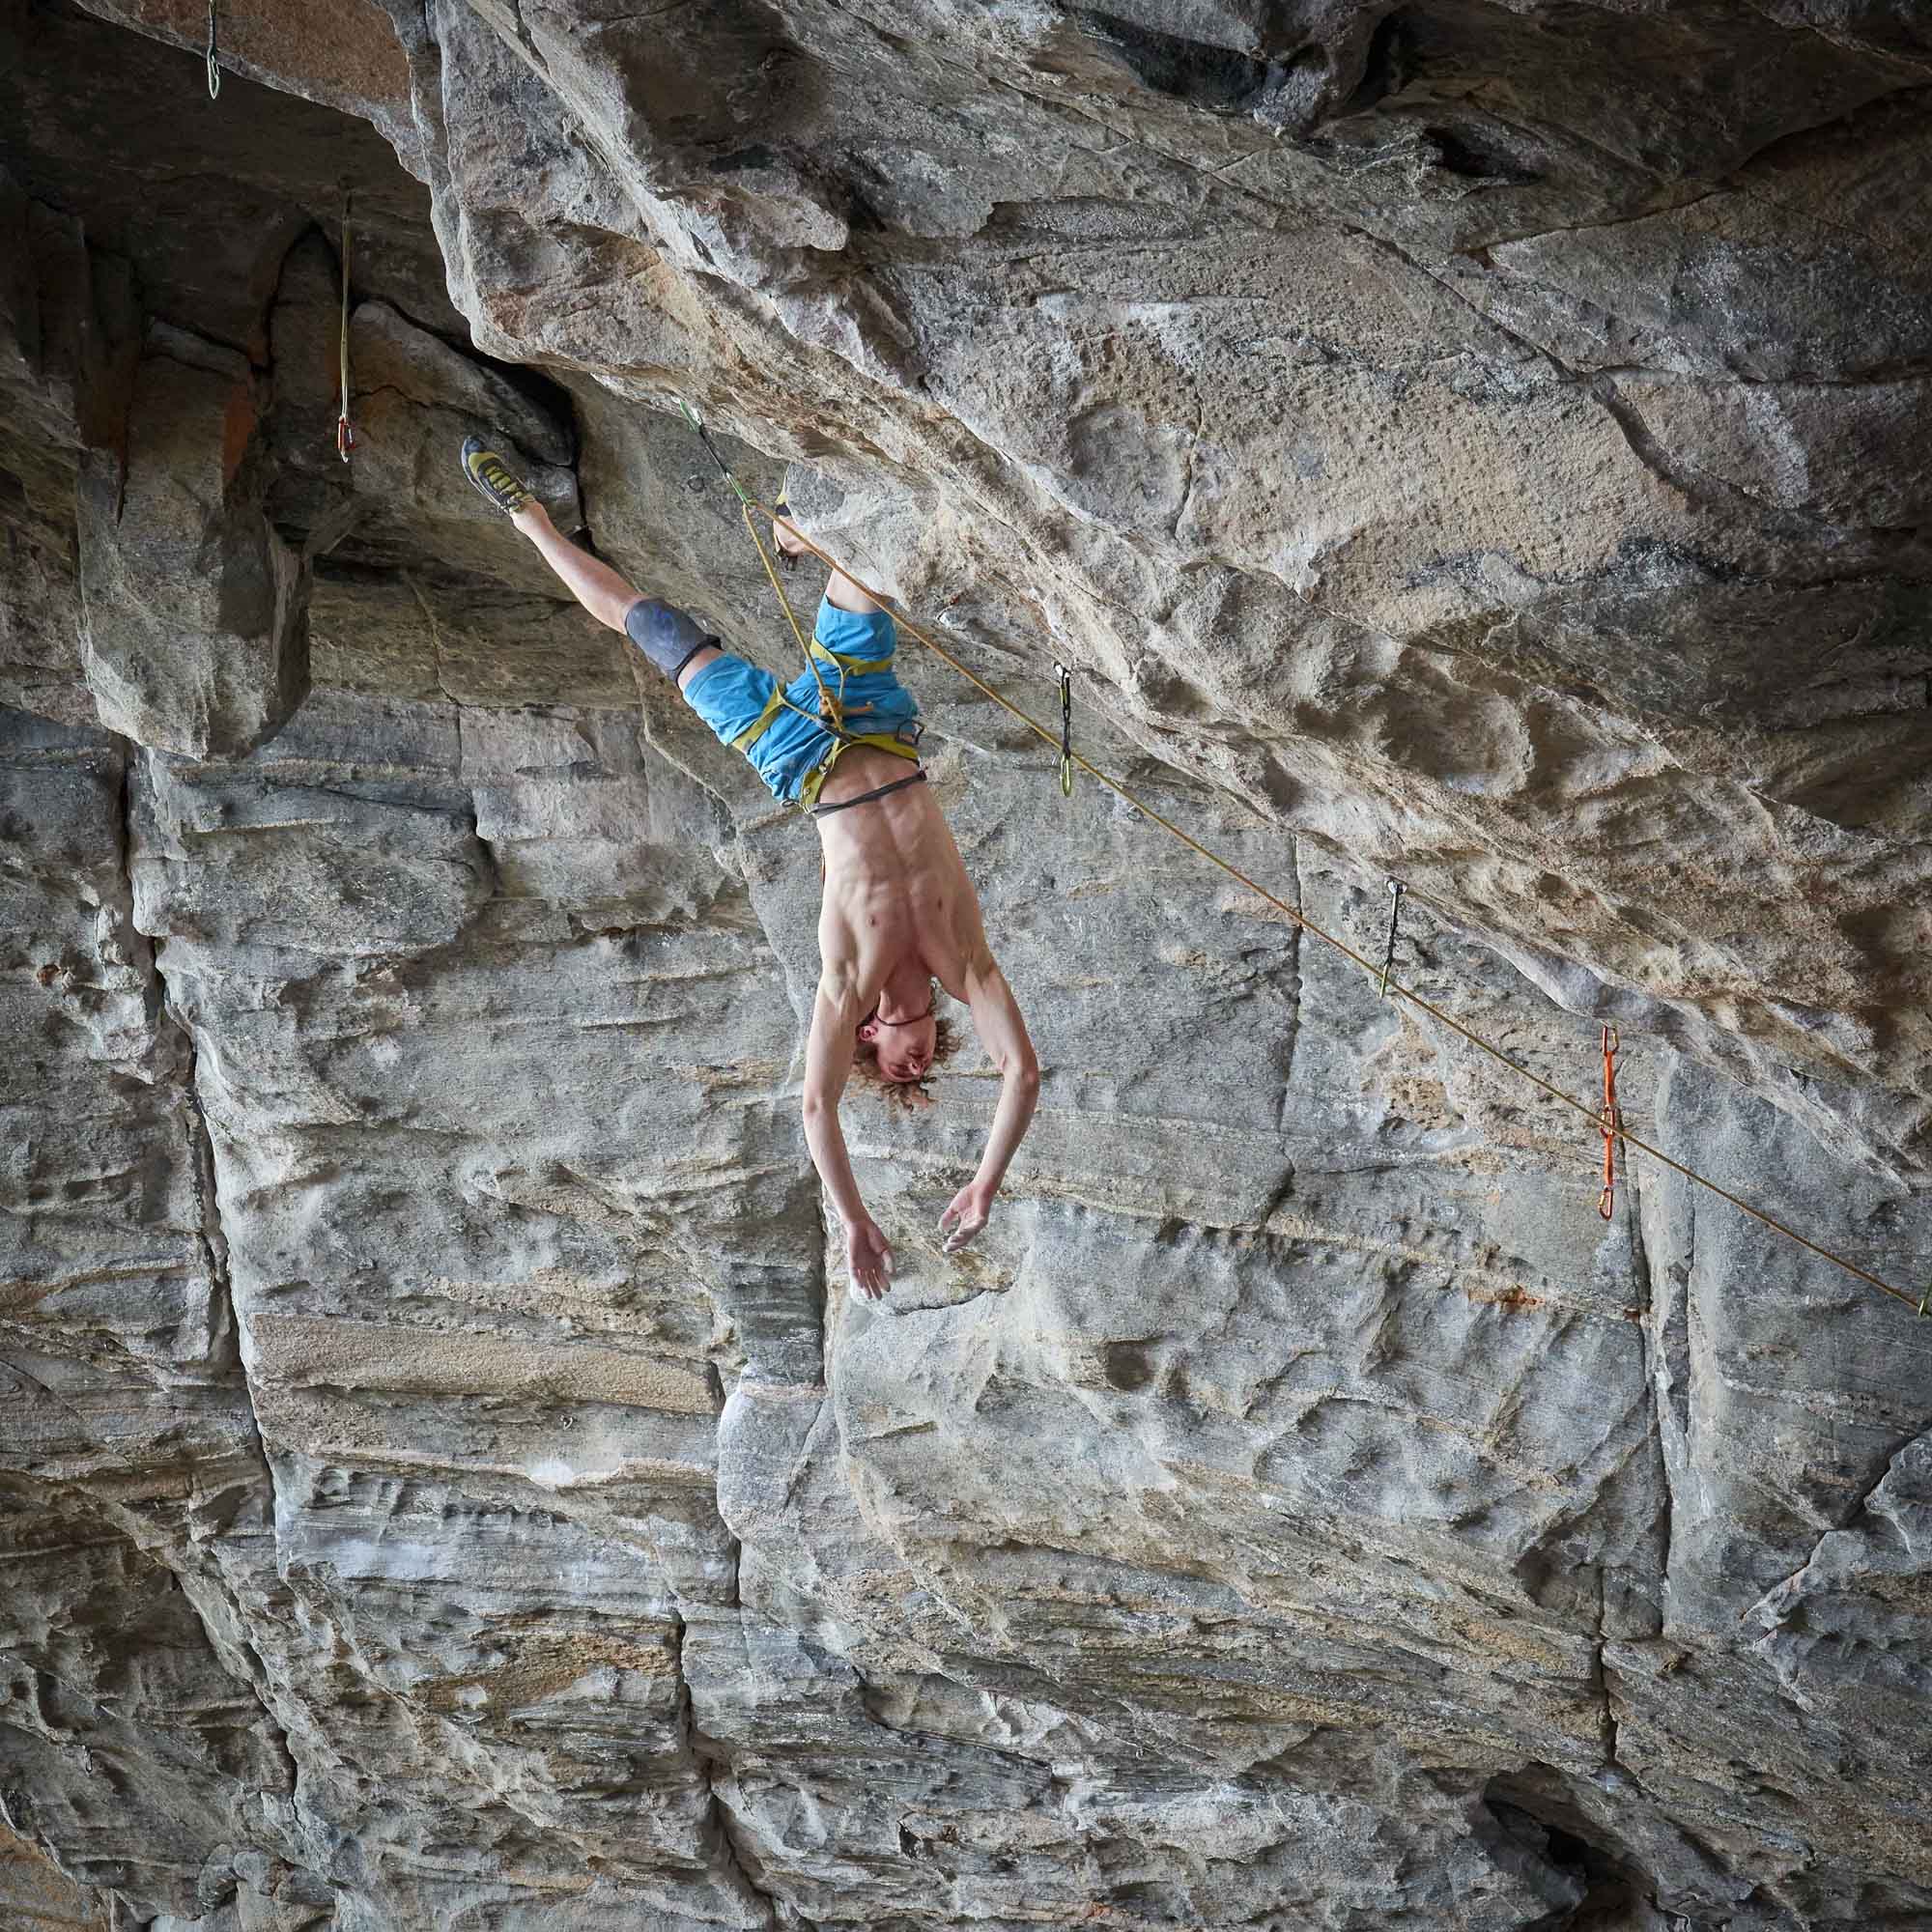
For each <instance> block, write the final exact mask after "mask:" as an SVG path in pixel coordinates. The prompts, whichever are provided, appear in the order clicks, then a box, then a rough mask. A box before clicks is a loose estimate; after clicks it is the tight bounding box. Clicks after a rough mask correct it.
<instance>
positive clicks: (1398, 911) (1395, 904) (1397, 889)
mask: <svg viewBox="0 0 1932 1932" xmlns="http://www.w3.org/2000/svg"><path fill="white" fill-rule="evenodd" d="M1388 888H1389V936H1388V944H1387V945H1386V946H1385V947H1383V948H1382V979H1381V995H1382V998H1383V999H1387V998H1388V996H1389V969H1390V968H1391V967H1393V966H1394V964H1395V934H1396V927H1397V926H1398V925H1400V924H1401V923H1402V895H1403V892H1404V890H1405V888H1404V886H1403V884H1402V881H1401V880H1400V879H1391V880H1390V881H1389V882H1388Z"/></svg>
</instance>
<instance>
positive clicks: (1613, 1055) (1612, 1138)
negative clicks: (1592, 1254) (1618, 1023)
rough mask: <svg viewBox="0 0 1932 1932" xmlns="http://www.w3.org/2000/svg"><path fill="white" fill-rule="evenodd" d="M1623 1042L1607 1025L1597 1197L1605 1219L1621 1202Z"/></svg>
mask: <svg viewBox="0 0 1932 1932" xmlns="http://www.w3.org/2000/svg"><path fill="white" fill-rule="evenodd" d="M1622 1051H1623V1042H1622V1041H1621V1040H1620V1039H1619V1038H1618V1037H1617V1030H1616V1028H1615V1027H1607V1026H1606V1027H1605V1029H1604V1111H1603V1115H1602V1128H1603V1135H1604V1191H1603V1192H1602V1193H1601V1194H1600V1195H1598V1197H1597V1212H1598V1213H1599V1214H1601V1215H1602V1216H1603V1217H1604V1219H1605V1221H1607V1220H1610V1219H1611V1218H1612V1217H1613V1216H1614V1215H1615V1213H1616V1205H1617V1133H1618V1126H1619V1122H1618V1120H1617V1055H1618V1054H1619V1053H1621V1052H1622Z"/></svg>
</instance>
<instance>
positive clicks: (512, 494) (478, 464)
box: [463, 436, 536, 517]
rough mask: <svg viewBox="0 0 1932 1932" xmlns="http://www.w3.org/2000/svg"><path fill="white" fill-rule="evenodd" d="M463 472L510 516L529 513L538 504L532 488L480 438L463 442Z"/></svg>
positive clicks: (473, 484) (476, 488)
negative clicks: (521, 512) (526, 511)
mask: <svg viewBox="0 0 1932 1932" xmlns="http://www.w3.org/2000/svg"><path fill="white" fill-rule="evenodd" d="M463 473H464V475H466V476H467V477H469V481H470V484H471V485H472V487H473V488H474V489H475V491H476V494H477V495H478V496H479V497H482V498H483V500H484V501H485V502H486V503H493V504H495V505H496V507H497V509H499V510H501V511H502V512H503V514H504V515H505V516H506V517H514V516H516V515H517V514H518V512H519V511H522V510H527V509H528V508H529V507H530V505H531V504H532V503H534V502H535V501H536V498H535V497H532V496H531V495H530V489H529V485H528V484H527V483H526V482H525V481H524V479H523V478H522V477H521V476H519V475H518V474H517V472H516V471H515V470H514V469H511V468H510V466H509V465H508V464H507V463H505V462H504V461H503V459H502V458H501V457H500V456H498V455H497V452H496V451H495V450H494V449H490V448H487V447H486V446H485V445H484V441H483V439H482V438H481V437H480V436H466V437H465V438H464V439H463Z"/></svg>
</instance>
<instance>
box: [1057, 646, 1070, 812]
mask: <svg viewBox="0 0 1932 1932" xmlns="http://www.w3.org/2000/svg"><path fill="white" fill-rule="evenodd" d="M1053 671H1054V675H1055V676H1056V677H1058V678H1059V680H1060V795H1061V797H1062V798H1071V797H1072V796H1073V672H1072V670H1071V668H1069V667H1068V666H1066V665H1064V664H1057V665H1055V666H1054V668H1053Z"/></svg>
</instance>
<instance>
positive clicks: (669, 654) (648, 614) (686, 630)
mask: <svg viewBox="0 0 1932 1932" xmlns="http://www.w3.org/2000/svg"><path fill="white" fill-rule="evenodd" d="M624 635H625V636H626V637H627V638H629V639H630V640H631V641H632V642H633V643H634V644H636V645H637V647H638V648H639V650H640V651H642V652H643V654H644V655H645V656H646V657H647V658H649V659H650V661H651V662H652V663H653V664H654V665H656V666H657V668H659V669H660V670H661V671H663V672H664V674H665V675H666V676H667V677H668V678H669V679H670V680H671V681H672V682H673V683H675V682H676V680H677V675H678V673H679V672H680V671H681V670H683V668H685V666H686V665H688V664H689V663H690V662H691V661H692V659H693V658H695V657H696V655H697V654H698V652H699V651H701V650H704V649H705V648H706V647H707V646H708V647H709V648H711V649H713V650H716V649H718V648H719V642H720V640H719V639H717V638H715V637H714V636H712V634H711V633H710V632H708V631H701V630H699V629H698V627H697V624H696V620H695V619H693V618H692V617H691V616H690V615H689V614H688V613H687V612H686V611H680V610H678V609H677V608H676V607H675V606H673V605H670V604H667V603H666V602H665V601H664V600H663V598H661V597H639V599H638V601H637V602H636V603H635V604H633V605H632V606H631V608H630V609H629V610H628V611H625V613H624Z"/></svg>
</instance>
